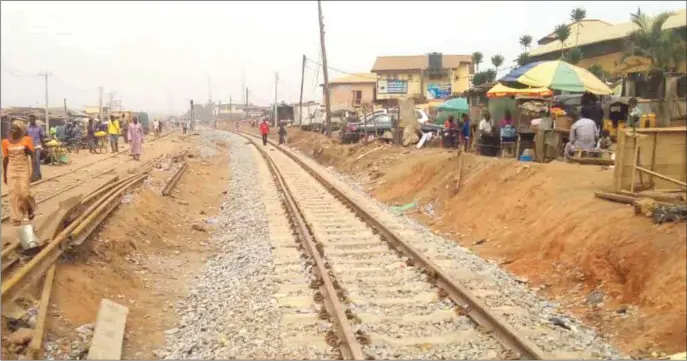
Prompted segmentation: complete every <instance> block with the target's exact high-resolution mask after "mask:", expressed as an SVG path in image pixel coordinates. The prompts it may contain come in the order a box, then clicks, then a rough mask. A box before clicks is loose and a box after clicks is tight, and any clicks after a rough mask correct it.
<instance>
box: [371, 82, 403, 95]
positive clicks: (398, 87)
mask: <svg viewBox="0 0 687 361" xmlns="http://www.w3.org/2000/svg"><path fill="white" fill-rule="evenodd" d="M377 93H378V94H406V93H408V82H407V81H405V80H379V81H378V82H377Z"/></svg>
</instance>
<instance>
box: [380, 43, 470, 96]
mask: <svg viewBox="0 0 687 361" xmlns="http://www.w3.org/2000/svg"><path fill="white" fill-rule="evenodd" d="M372 72H373V73H375V74H376V75H377V84H376V93H377V102H379V103H384V102H387V101H390V100H395V99H397V98H399V97H411V98H414V99H415V101H416V103H424V102H425V101H427V100H432V99H448V98H449V97H451V96H454V95H456V94H459V93H462V92H463V91H465V90H467V89H468V88H469V87H470V77H471V76H472V74H473V73H474V67H473V63H472V56H470V55H442V54H440V53H431V54H428V55H411V56H380V57H377V60H376V61H375V63H374V65H373V66H372ZM390 103H391V102H390ZM394 103H395V102H394Z"/></svg>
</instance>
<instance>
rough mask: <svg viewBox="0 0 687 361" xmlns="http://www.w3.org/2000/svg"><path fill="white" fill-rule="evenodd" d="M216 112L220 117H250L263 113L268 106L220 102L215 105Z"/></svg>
mask: <svg viewBox="0 0 687 361" xmlns="http://www.w3.org/2000/svg"><path fill="white" fill-rule="evenodd" d="M214 108H215V111H214V114H216V115H217V116H218V117H219V118H222V119H225V118H226V119H229V118H232V119H234V118H248V117H256V116H260V115H262V114H263V113H264V112H265V111H266V110H268V109H269V108H268V107H259V106H257V105H253V104H241V103H239V104H236V103H232V104H229V103H226V104H225V103H220V104H215V105H214Z"/></svg>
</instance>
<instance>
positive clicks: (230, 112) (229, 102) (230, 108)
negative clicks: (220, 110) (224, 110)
mask: <svg viewBox="0 0 687 361" xmlns="http://www.w3.org/2000/svg"><path fill="white" fill-rule="evenodd" d="M231 103H232V101H231V95H229V121H231V107H232V105H231Z"/></svg>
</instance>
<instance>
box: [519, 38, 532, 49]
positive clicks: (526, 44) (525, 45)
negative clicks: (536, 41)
mask: <svg viewBox="0 0 687 361" xmlns="http://www.w3.org/2000/svg"><path fill="white" fill-rule="evenodd" d="M531 44H532V36H531V35H523V36H521V37H520V45H522V47H523V48H524V49H525V51H528V50H529V48H530V45H531Z"/></svg>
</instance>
